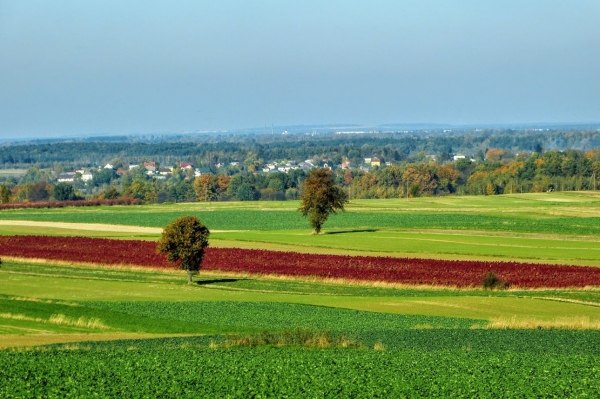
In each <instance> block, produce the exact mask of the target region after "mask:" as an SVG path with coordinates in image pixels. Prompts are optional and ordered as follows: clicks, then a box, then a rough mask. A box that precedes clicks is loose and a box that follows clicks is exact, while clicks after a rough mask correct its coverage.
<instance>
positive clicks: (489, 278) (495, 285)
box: [483, 272, 509, 290]
mask: <svg viewBox="0 0 600 399" xmlns="http://www.w3.org/2000/svg"><path fill="white" fill-rule="evenodd" d="M508 286H509V284H508V283H507V282H506V281H504V280H500V278H498V276H497V275H496V273H494V272H488V273H486V275H485V277H484V278H483V288H485V289H488V290H493V289H500V290H503V289H506V288H508Z"/></svg>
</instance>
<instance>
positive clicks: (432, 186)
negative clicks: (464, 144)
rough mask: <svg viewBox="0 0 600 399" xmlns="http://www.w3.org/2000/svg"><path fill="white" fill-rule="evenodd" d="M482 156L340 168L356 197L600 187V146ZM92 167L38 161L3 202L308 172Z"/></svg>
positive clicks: (213, 189) (297, 180) (237, 187)
mask: <svg viewBox="0 0 600 399" xmlns="http://www.w3.org/2000/svg"><path fill="white" fill-rule="evenodd" d="M483 158H484V159H483V160H472V159H468V158H461V159H458V160H456V161H450V160H449V161H445V162H435V161H433V160H432V159H431V158H430V157H424V158H423V159H421V160H420V161H401V162H398V163H396V164H392V165H388V166H381V167H379V166H374V167H372V168H371V170H369V171H365V170H362V169H342V168H337V169H334V170H333V174H334V177H335V180H336V182H337V183H338V184H339V185H340V186H342V187H343V189H344V190H345V191H346V192H347V194H348V196H349V197H350V199H356V198H407V197H419V196H436V195H454V194H458V195H467V194H469V195H496V194H506V193H511V194H512V193H527V192H542V191H576V190H597V189H598V177H599V176H600V150H591V151H586V152H583V151H578V150H567V151H545V152H532V153H520V154H513V153H511V152H509V151H506V150H500V149H490V150H488V151H487V152H486V153H485V154H484V156H483ZM250 166H252V165H250ZM236 167H237V166H236ZM92 174H93V178H92V179H91V180H89V181H87V182H83V181H82V180H81V178H76V179H75V181H74V182H73V183H66V182H60V183H58V182H57V179H56V177H54V176H53V174H52V173H51V172H49V171H48V170H41V169H38V168H31V169H29V171H28V172H27V174H26V175H25V176H23V177H22V178H21V179H20V180H19V181H16V179H12V180H10V179H8V180H5V182H4V184H0V204H6V203H15V202H17V203H19V202H38V201H51V200H55V201H75V200H81V199H85V198H87V199H90V198H98V199H117V198H129V199H137V200H140V201H143V202H145V203H163V202H193V201H228V200H240V201H251V200H297V199H298V198H299V196H300V194H301V190H302V183H303V181H304V179H305V178H306V176H307V172H306V171H304V170H302V169H291V170H289V171H288V173H283V172H268V173H262V172H257V173H254V172H252V171H250V170H249V166H244V167H241V168H237V169H231V168H229V167H221V168H219V169H218V171H217V173H211V172H207V173H203V174H202V175H201V176H199V177H195V176H194V173H193V171H191V170H187V171H185V170H183V169H181V168H174V169H173V171H172V174H171V175H170V176H169V177H168V178H165V179H158V178H157V177H156V175H152V176H150V175H148V173H147V171H146V169H145V168H144V166H143V165H142V166H138V167H136V168H133V169H132V170H131V171H129V172H127V173H125V174H124V175H123V176H120V175H119V174H117V173H116V172H115V170H114V169H106V168H102V169H96V170H94V171H92Z"/></svg>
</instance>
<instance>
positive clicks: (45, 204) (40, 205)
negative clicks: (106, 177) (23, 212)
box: [0, 198, 142, 209]
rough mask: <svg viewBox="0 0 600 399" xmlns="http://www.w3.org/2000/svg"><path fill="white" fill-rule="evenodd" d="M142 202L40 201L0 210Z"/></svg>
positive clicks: (2, 206) (107, 200)
mask: <svg viewBox="0 0 600 399" xmlns="http://www.w3.org/2000/svg"><path fill="white" fill-rule="evenodd" d="M141 203H142V201H140V200H139V199H134V198H116V199H91V200H77V201H40V202H12V203H7V204H0V209H29V208H33V209H40V208H64V207H71V206H74V207H81V206H101V205H139V204H141Z"/></svg>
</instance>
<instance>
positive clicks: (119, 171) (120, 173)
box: [117, 168, 127, 176]
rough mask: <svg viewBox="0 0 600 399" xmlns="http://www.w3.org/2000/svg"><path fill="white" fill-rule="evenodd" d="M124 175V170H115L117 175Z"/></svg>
mask: <svg viewBox="0 0 600 399" xmlns="http://www.w3.org/2000/svg"><path fill="white" fill-rule="evenodd" d="M125 173H127V171H126V170H125V169H123V168H119V169H117V175H119V176H123V175H124V174H125Z"/></svg>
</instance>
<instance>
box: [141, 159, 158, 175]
mask: <svg viewBox="0 0 600 399" xmlns="http://www.w3.org/2000/svg"><path fill="white" fill-rule="evenodd" d="M144 168H146V170H147V171H148V172H152V173H154V171H155V170H156V162H154V161H152V162H144Z"/></svg>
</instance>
